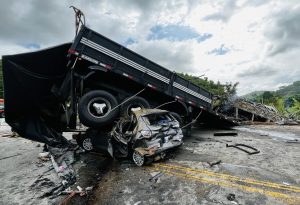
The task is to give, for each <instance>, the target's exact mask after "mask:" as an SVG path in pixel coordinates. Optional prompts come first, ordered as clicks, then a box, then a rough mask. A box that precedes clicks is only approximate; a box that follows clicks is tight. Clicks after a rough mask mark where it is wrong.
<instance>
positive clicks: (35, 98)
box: [2, 43, 71, 146]
mask: <svg viewBox="0 0 300 205" xmlns="http://www.w3.org/2000/svg"><path fill="white" fill-rule="evenodd" d="M70 46H71V43H66V44H62V45H59V46H56V47H52V48H48V49H44V50H40V51H36V52H30V53H24V54H17V55H9V56H3V58H2V64H3V80H4V99H5V120H6V122H7V123H8V124H9V125H10V126H11V127H12V128H13V130H14V131H16V132H17V133H18V134H19V135H21V137H24V138H28V139H31V140H35V141H39V142H44V143H46V144H49V145H52V146H53V145H54V146H56V145H58V144H61V143H64V142H65V139H64V138H63V137H62V136H61V135H60V134H59V132H60V128H61V122H60V117H61V110H62V109H61V102H59V100H58V98H57V97H55V95H54V94H53V92H52V90H53V87H54V86H55V85H56V86H60V84H61V83H62V82H63V80H64V79H65V77H66V74H67V73H68V69H67V66H66V65H67V61H68V59H67V51H68V49H69V48H70Z"/></svg>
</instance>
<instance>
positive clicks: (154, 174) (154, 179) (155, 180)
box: [149, 172, 163, 183]
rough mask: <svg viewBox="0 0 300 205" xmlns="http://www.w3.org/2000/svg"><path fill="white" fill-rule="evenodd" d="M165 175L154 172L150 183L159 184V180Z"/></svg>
mask: <svg viewBox="0 0 300 205" xmlns="http://www.w3.org/2000/svg"><path fill="white" fill-rule="evenodd" d="M162 175H163V173H162V172H153V173H151V176H152V177H151V178H150V179H149V181H150V182H155V183H157V182H159V178H160V177H161V176H162Z"/></svg>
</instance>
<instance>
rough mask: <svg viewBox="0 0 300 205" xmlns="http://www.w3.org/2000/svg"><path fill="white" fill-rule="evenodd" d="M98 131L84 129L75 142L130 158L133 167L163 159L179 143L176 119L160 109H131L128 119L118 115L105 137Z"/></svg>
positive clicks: (116, 156)
mask: <svg viewBox="0 0 300 205" xmlns="http://www.w3.org/2000/svg"><path fill="white" fill-rule="evenodd" d="M98 134H102V136H99V135H98V136H96V135H97V132H89V131H87V132H86V134H85V135H84V136H82V137H81V138H77V142H79V144H80V145H81V146H82V147H83V148H84V149H85V150H88V151H90V150H92V149H95V150H102V151H105V152H106V153H109V154H110V155H111V156H112V157H114V158H116V159H121V158H131V159H132V160H133V162H134V163H135V164H136V165H137V166H142V165H144V164H149V163H151V162H153V161H157V160H160V159H164V158H165V157H166V156H167V154H168V152H169V151H170V150H172V149H174V148H176V147H179V146H180V145H182V144H183V133H182V129H181V128H180V123H179V121H177V120H176V118H175V117H174V116H173V115H172V114H171V113H170V112H169V111H166V110H160V109H134V110H133V111H132V115H131V116H130V118H121V119H120V120H119V121H118V122H117V123H116V124H115V125H114V126H113V128H112V130H111V131H110V132H108V133H106V134H105V136H103V134H104V133H103V132H102V131H99V132H98ZM99 138H101V139H99ZM99 140H100V141H101V143H99ZM93 142H94V143H93ZM94 146H96V147H94Z"/></svg>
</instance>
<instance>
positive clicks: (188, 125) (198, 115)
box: [181, 109, 203, 129]
mask: <svg viewBox="0 0 300 205" xmlns="http://www.w3.org/2000/svg"><path fill="white" fill-rule="evenodd" d="M202 110H203V109H201V110H200V112H199V114H198V115H197V117H196V118H195V119H193V120H192V121H191V122H189V123H188V124H186V125H184V126H182V127H181V129H183V128H185V127H187V126H189V125H190V124H192V123H194V122H195V121H196V120H197V119H198V118H199V117H200V115H201V114H202Z"/></svg>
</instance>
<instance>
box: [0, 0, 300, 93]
mask: <svg viewBox="0 0 300 205" xmlns="http://www.w3.org/2000/svg"><path fill="white" fill-rule="evenodd" d="M70 5H75V6H77V7H79V8H80V9H81V10H82V11H83V12H84V13H85V15H86V20H87V25H88V26H89V27H91V28H92V29H94V30H96V31H97V32H100V33H102V34H103V35H105V36H107V37H109V38H111V39H113V40H115V41H117V42H119V43H124V42H126V41H127V40H128V39H129V38H130V39H133V40H134V43H133V44H131V45H130V46H129V47H130V48H131V49H133V50H135V51H137V52H139V53H141V54H143V55H145V56H146V57H149V58H151V59H152V60H154V61H157V63H159V64H162V65H163V66H165V67H167V68H169V69H171V70H176V71H184V72H188V73H193V74H196V75H202V74H205V76H207V77H208V78H209V79H212V80H216V81H217V80H218V81H220V82H223V83H225V82H229V81H231V82H237V81H239V82H240V85H239V87H238V91H239V94H245V93H247V92H251V91H254V90H274V89H276V88H278V87H279V86H280V85H283V84H287V83H292V82H293V81H295V80H299V76H300V71H299V70H300V69H298V68H297V66H298V65H299V63H300V60H299V57H298V54H299V51H300V43H299V40H298V39H299V36H300V26H299V23H298V22H299V21H300V15H299V14H300V2H299V3H298V1H295V0H294V1H293V0H290V1H280V0H273V1H259V0H239V1H233V0H227V1H223V0H219V1H210V0H199V1H194V0H170V1H161V0H151V1H130V0H127V1H125V0H124V1H119V0H103V1H96V0H90V1H85V0H76V1H75V0H68V1H67V0H65V1H60V0H53V1H39V0H30V1H28V2H27V3H26V4H24V3H22V4H21V3H20V2H19V1H17V0H11V1H6V2H5V1H2V2H1V5H0V26H1V28H2V29H1V31H0V43H1V48H0V55H5V54H12V53H18V52H25V51H29V50H32V49H33V48H32V47H31V48H30V49H29V48H28V47H29V46H27V48H26V46H24V45H31V44H36V45H39V46H41V47H42V48H44V47H46V46H50V45H55V44H58V43H63V42H67V41H71V40H72V39H73V37H74V17H73V11H72V10H71V9H69V8H68V7H69V6H70ZM12 16H13V18H12ZM156 25H162V26H167V25H181V26H185V27H190V28H191V29H193V30H194V31H196V32H198V33H199V34H203V33H208V34H212V37H211V38H208V39H206V40H204V41H202V42H200V43H199V42H197V40H195V39H187V40H183V41H180V42H179V41H167V40H166V39H159V40H158V39H156V40H149V39H148V40H147V37H148V36H149V34H150V33H151V28H153V27H154V26H156ZM221 47H223V48H226V49H227V50H228V52H227V53H225V54H224V55H216V54H217V53H216V52H212V51H216V50H217V49H219V48H221Z"/></svg>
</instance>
